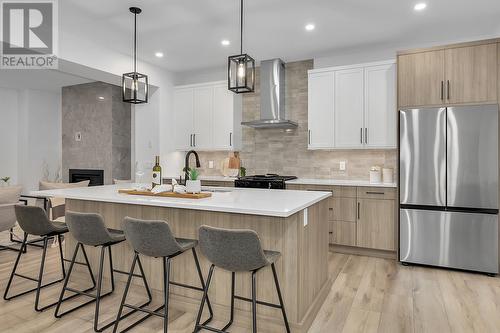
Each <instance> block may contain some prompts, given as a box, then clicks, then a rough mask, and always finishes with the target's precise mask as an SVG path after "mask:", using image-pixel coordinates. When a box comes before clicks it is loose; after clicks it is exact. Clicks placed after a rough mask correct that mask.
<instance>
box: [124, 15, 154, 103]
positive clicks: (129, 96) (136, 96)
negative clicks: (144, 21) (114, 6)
mask: <svg viewBox="0 0 500 333" xmlns="http://www.w3.org/2000/svg"><path fill="white" fill-rule="evenodd" d="M129 10H130V12H131V13H132V14H134V71H133V72H131V73H125V74H123V75H122V96H123V101H124V102H126V103H131V104H143V103H147V102H148V88H149V87H148V76H147V75H145V74H141V73H138V72H137V14H140V13H141V12H142V10H141V9H140V8H138V7H130V8H129Z"/></svg>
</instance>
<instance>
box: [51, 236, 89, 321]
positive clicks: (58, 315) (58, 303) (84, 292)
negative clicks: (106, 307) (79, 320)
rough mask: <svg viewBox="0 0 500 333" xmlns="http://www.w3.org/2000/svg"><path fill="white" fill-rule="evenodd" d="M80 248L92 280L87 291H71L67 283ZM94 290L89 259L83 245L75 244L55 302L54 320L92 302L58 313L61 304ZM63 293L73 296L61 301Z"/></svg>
mask: <svg viewBox="0 0 500 333" xmlns="http://www.w3.org/2000/svg"><path fill="white" fill-rule="evenodd" d="M80 248H81V249H82V252H83V257H84V259H85V265H86V266H87V269H88V271H89V274H90V278H91V280H92V287H90V288H87V289H85V290H83V291H80V290H75V289H72V288H68V282H69V279H70V278H71V273H72V272H73V267H74V265H75V263H77V262H76V256H77V254H78V250H79V249H80ZM95 288H96V281H95V278H94V273H93V272H92V267H90V262H89V258H88V257H87V252H86V251H85V247H84V246H83V244H81V243H77V244H76V247H75V251H74V252H73V258H72V259H71V262H70V264H69V268H68V273H67V275H66V278H65V279H64V285H63V287H62V289H61V293H60V294H59V300H58V301H57V306H56V310H55V312H54V316H55V317H56V318H61V317H62V316H64V315H66V314H68V313H70V312H73V311H75V310H77V309H79V308H81V307H83V306H85V305H87V304H89V303H91V302H93V301H94V300H91V301H89V302H86V303H84V304H81V305H79V306H76V307H74V308H72V309H70V310H68V311H66V312H63V313H59V309H60V308H61V304H62V302H64V301H67V300H69V299H72V298H74V297H77V296H81V295H86V296H89V295H88V294H87V293H88V292H89V291H91V290H94V289H95ZM65 291H70V292H73V293H74V295H71V296H68V297H66V298H64V299H63V297H64V293H65Z"/></svg>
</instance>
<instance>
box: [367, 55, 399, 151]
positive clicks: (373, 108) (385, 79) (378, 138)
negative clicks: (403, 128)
mask: <svg viewBox="0 0 500 333" xmlns="http://www.w3.org/2000/svg"><path fill="white" fill-rule="evenodd" d="M396 114H397V113H396V65H395V64H387V65H380V66H371V67H366V68H365V128H366V130H367V131H368V133H367V136H366V142H365V144H366V146H368V147H370V148H394V147H396V119H397V118H396Z"/></svg>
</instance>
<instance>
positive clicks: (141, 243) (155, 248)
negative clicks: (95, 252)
mask: <svg viewBox="0 0 500 333" xmlns="http://www.w3.org/2000/svg"><path fill="white" fill-rule="evenodd" d="M123 230H124V231H125V235H126V236H127V241H128V242H129V243H130V245H131V246H132V248H133V249H134V253H135V254H134V260H133V261H132V267H131V268H130V273H129V277H128V280H127V285H126V287H125V291H124V292H123V298H122V301H121V303H120V309H119V310H118V314H117V317H116V322H115V327H114V329H113V332H116V331H117V329H118V324H119V322H120V320H121V319H122V318H123V317H122V316H121V313H122V310H123V308H124V307H127V308H131V309H135V310H139V311H142V312H144V313H147V315H146V316H145V317H143V318H141V319H140V320H138V321H136V322H135V323H133V324H132V325H130V326H129V327H127V328H125V329H124V330H123V331H122V332H124V331H128V330H129V329H131V328H132V327H134V326H137V325H138V324H139V323H141V322H143V321H144V320H146V319H147V318H149V317H151V316H153V315H154V316H157V317H161V318H163V332H165V333H166V332H167V330H168V299H169V287H170V285H171V284H172V285H175V286H178V287H183V288H188V289H193V290H198V291H204V290H205V280H203V274H202V272H201V268H200V263H199V261H198V255H197V254H196V249H195V247H196V245H198V241H197V240H195V239H185V238H175V237H174V236H173V233H172V231H171V229H170V226H169V225H168V223H167V222H166V221H162V220H152V221H151V220H150V221H148V220H139V219H134V218H131V217H126V218H125V219H124V221H123ZM188 250H191V252H192V254H193V258H194V262H195V265H196V270H197V271H198V276H199V278H200V283H201V288H200V287H195V286H191V285H187V284H183V283H179V282H173V281H170V264H171V260H172V258H174V257H177V256H178V255H181V254H183V253H184V252H186V251H188ZM140 254H141V255H144V256H148V257H154V258H162V259H163V260H162V262H163V300H164V303H163V305H162V306H160V307H158V308H157V309H154V310H148V309H139V308H137V307H136V306H133V305H130V304H127V303H125V301H126V299H127V294H128V290H129V288H130V283H131V281H132V277H133V273H134V269H135V264H136V262H138V263H140V259H139V255H140ZM206 299H207V305H208V311H209V313H210V316H209V318H208V319H207V320H206V321H205V322H204V324H207V323H209V322H210V321H211V320H212V318H213V311H212V306H211V304H210V300H209V299H208V297H206ZM162 309H163V313H160V312H159V311H160V310H162ZM202 312H203V308H201V309H200V314H199V317H201V313H202Z"/></svg>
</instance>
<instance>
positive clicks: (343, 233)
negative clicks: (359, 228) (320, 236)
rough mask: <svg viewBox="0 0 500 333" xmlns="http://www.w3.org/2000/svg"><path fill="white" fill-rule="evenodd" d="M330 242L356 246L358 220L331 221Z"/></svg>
mask: <svg viewBox="0 0 500 333" xmlns="http://www.w3.org/2000/svg"><path fill="white" fill-rule="evenodd" d="M329 236H330V244H337V245H348V246H356V222H348V221H330V222H329Z"/></svg>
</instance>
